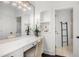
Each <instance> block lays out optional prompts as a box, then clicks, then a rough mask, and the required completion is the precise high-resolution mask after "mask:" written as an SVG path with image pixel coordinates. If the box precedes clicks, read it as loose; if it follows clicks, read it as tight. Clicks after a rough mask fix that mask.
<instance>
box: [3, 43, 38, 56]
mask: <svg viewBox="0 0 79 59" xmlns="http://www.w3.org/2000/svg"><path fill="white" fill-rule="evenodd" d="M35 45H36V42H33V43H31V44H29V45H26V46H24V47H22V48H20V49H18V50H16V51H13V52H11V53H9V54H7V55H5V56H3V57H24V52H25V51H27V50H29V49H31V48H32V47H33V46H35Z"/></svg>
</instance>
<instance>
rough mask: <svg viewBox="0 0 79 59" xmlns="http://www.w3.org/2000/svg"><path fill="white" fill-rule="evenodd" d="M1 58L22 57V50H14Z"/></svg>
mask: <svg viewBox="0 0 79 59" xmlns="http://www.w3.org/2000/svg"><path fill="white" fill-rule="evenodd" d="M3 57H23V49H19V50H16V51H14V52H11V53H9V54H7V55H5V56H3Z"/></svg>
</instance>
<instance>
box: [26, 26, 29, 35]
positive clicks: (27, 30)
mask: <svg viewBox="0 0 79 59" xmlns="http://www.w3.org/2000/svg"><path fill="white" fill-rule="evenodd" d="M25 32H27V35H29V33H30V28H29V26H28V27H27V29H26V30H25Z"/></svg>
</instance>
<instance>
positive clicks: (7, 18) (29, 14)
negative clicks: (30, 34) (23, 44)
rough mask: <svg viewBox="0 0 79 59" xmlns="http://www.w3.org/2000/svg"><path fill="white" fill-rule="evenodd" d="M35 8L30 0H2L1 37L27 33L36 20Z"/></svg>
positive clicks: (0, 9)
mask: <svg viewBox="0 0 79 59" xmlns="http://www.w3.org/2000/svg"><path fill="white" fill-rule="evenodd" d="M33 16H34V9H33V6H32V4H30V3H29V2H28V1H5V2H4V1H1V2H0V39H7V38H12V37H18V36H21V35H26V32H25V30H26V28H27V26H28V25H29V26H30V27H31V28H32V26H33V22H34V17H33Z"/></svg>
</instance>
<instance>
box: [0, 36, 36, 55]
mask: <svg viewBox="0 0 79 59" xmlns="http://www.w3.org/2000/svg"><path fill="white" fill-rule="evenodd" d="M36 40H37V39H36V37H34V36H21V37H17V38H11V39H6V40H0V56H4V55H6V54H8V53H11V52H13V51H15V50H17V49H20V48H22V47H24V46H25V45H29V44H31V43H33V42H35V41H36Z"/></svg>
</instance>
